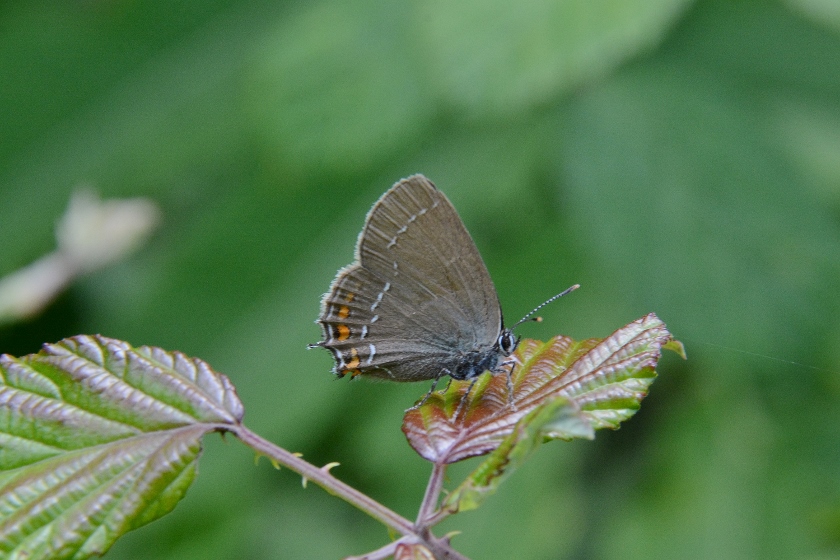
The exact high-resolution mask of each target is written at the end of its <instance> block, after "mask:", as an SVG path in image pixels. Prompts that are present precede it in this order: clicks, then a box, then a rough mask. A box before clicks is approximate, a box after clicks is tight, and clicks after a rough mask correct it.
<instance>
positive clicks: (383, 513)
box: [224, 424, 425, 540]
mask: <svg viewBox="0 0 840 560" xmlns="http://www.w3.org/2000/svg"><path fill="white" fill-rule="evenodd" d="M224 429H225V431H231V432H233V433H234V434H236V437H238V438H239V439H240V440H241V441H242V443H244V444H245V445H247V446H248V447H250V448H252V449H254V450H255V451H256V452H258V453H260V454H262V455H265V456H266V457H268V458H269V459H272V460H273V461H276V462H277V463H279V464H281V465H283V466H285V467H286V468H288V469H291V470H293V471H294V472H296V473H298V474H299V475H301V476H303V477H304V478H305V479H307V480H311V481H312V482H314V483H315V484H317V485H318V486H320V487H321V488H323V489H324V490H326V491H327V492H328V493H330V494H332V495H334V496H338V497H339V498H341V499H342V500H344V501H345V502H347V503H349V504H351V505H353V506H355V507H357V508H359V509H360V510H362V511H364V512H365V513H367V514H368V515H370V516H371V517H373V518H374V519H376V520H377V521H379V522H380V523H382V524H384V525H386V526H388V527H391V528H392V529H393V530H395V531H397V532H399V533H401V534H403V535H410V536H413V537H417V538H418V539H420V540H425V539H423V537H421V535H419V534H418V531H417V529H416V528H415V527H414V524H412V523H411V521H409V520H408V519H406V518H405V517H403V516H401V515H399V514H398V513H396V512H394V511H392V510H391V509H389V508H387V507H385V506H384V505H382V504H380V503H379V502H377V501H376V500H374V499H373V498H371V497H369V496H367V495H366V494H363V493H361V492H359V491H358V490H356V489H355V488H353V487H352V486H348V485H347V484H345V483H344V482H341V481H340V480H338V479H337V478H335V477H334V476H333V475H331V474H330V473H329V470H328V469H326V468H319V467H316V466H315V465H313V464H312V463H308V462H306V461H304V460H303V459H301V458H300V457H298V456H297V455H295V454H293V453H290V452H289V451H286V450H285V449H283V448H282V447H279V446H277V445H274V444H273V443H271V442H270V441H266V440H264V439H263V438H261V437H260V436H258V435H257V434H255V433H254V432H252V431H251V430H249V429H248V428H246V427H245V426H243V425H241V424H239V425H234V426H231V425H225V426H224Z"/></svg>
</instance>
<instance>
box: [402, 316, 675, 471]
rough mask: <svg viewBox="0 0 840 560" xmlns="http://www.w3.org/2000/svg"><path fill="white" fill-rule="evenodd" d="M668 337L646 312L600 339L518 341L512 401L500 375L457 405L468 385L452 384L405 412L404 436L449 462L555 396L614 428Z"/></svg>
mask: <svg viewBox="0 0 840 560" xmlns="http://www.w3.org/2000/svg"><path fill="white" fill-rule="evenodd" d="M672 340H673V339H672V337H671V333H670V332H668V330H667V328H666V327H665V324H664V323H663V322H662V321H661V320H659V318H658V317H657V316H656V315H654V314H653V313H651V314H649V315H647V316H645V317H642V318H641V319H638V320H636V321H633V322H632V323H630V324H628V325H626V326H625V327H622V328H621V329H619V330H617V331H616V332H614V333H613V334H612V335H610V336H609V337H607V338H605V339H603V340H600V339H589V340H584V341H575V340H572V339H571V338H568V337H564V336H558V337H555V338H554V339H552V340H550V341H549V342H547V343H543V342H539V341H536V340H523V341H522V343H521V344H520V345H519V348H518V350H517V352H516V354H515V355H514V356H513V358H514V359H515V360H516V367H515V368H514V373H513V376H512V381H513V386H514V390H513V398H512V399H510V398H509V394H508V388H507V383H508V380H507V375H506V374H504V373H499V374H496V375H490V374H488V373H485V374H484V375H483V376H481V377H480V378H479V379H478V381H477V383H476V384H475V386H474V387H473V389H472V391H471V392H470V394H469V395H468V396H467V397H466V400H465V401H464V403H463V404H461V401H462V399H463V398H464V394H465V393H466V391H467V388H468V387H469V384H470V382H468V381H453V382H452V383H451V384H450V386H449V388H448V390H447V391H446V392H445V393H435V394H433V395H432V396H431V397H430V398H429V400H428V401H427V402H426V403H425V404H424V405H423V406H421V407H420V408H417V409H414V410H410V411H408V412H407V413H406V415H405V418H404V420H403V432H404V433H405V435H406V437H407V438H408V441H409V444H410V445H411V446H412V447H413V448H414V450H415V451H417V453H419V454H420V455H421V456H422V457H423V458H425V459H427V460H429V461H432V462H436V463H454V462H456V461H461V460H463V459H466V458H468V457H474V456H476V455H484V454H486V453H489V452H491V451H493V450H494V449H496V448H497V447H498V446H499V444H500V443H501V441H502V440H503V439H504V438H505V437H506V436H508V435H509V434H510V433H511V432H512V431H513V428H514V426H515V425H516V423H517V422H518V421H519V420H520V419H521V418H523V417H524V416H525V415H526V414H528V413H529V412H531V411H532V410H534V409H535V408H536V407H537V406H539V405H541V404H542V403H544V402H546V401H547V400H550V399H552V398H554V397H559V396H562V397H565V398H567V399H569V400H571V401H573V402H574V403H575V404H576V405H577V406H578V407H579V408H580V410H581V416H582V417H584V418H587V419H588V420H589V421H590V422H591V423H592V426H593V428H595V429H599V428H613V429H615V428H617V427H618V426H619V424H620V423H621V422H622V421H623V420H626V419H627V418H629V417H630V416H632V415H633V414H634V413H635V412H636V410H638V408H639V403H640V401H641V400H642V399H643V398H644V397H645V396H646V395H647V388H648V386H649V385H650V384H651V382H652V381H653V379H654V377H655V376H656V372H655V371H654V368H655V366H656V363H657V362H658V360H659V356H660V352H661V349H662V347H663V345H666V344H667V343H668V342H669V341H672ZM670 347H673V344H672V345H670ZM672 349H673V348H672ZM456 413H457V414H458V417H457V418H455V415H456ZM546 436H547V437H552V438H568V437H569V436H568V435H567V434H565V433H550V432H549V433H547V434H546Z"/></svg>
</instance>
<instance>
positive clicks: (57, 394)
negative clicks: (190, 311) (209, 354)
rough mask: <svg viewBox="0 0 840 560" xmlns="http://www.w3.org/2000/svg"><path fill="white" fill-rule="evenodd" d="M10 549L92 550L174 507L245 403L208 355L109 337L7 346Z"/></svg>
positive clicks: (5, 466)
mask: <svg viewBox="0 0 840 560" xmlns="http://www.w3.org/2000/svg"><path fill="white" fill-rule="evenodd" d="M0 376H2V377H0V556H2V557H3V558H10V559H11V558H16V559H17V558H20V559H23V558H26V559H27V560H34V559H40V558H43V559H62V558H74V559H81V558H88V557H90V556H93V555H101V554H103V553H104V552H105V551H106V550H108V548H110V547H111V545H112V544H113V543H114V541H115V540H116V539H117V538H119V537H120V536H122V535H123V534H124V533H126V532H127V531H130V530H131V529H135V528H137V527H140V526H141V525H144V524H146V523H149V522H150V521H153V520H154V519H157V518H158V517H160V516H162V515H164V514H166V513H168V512H169V511H171V510H172V508H174V507H175V505H176V504H177V502H178V500H180V499H181V498H182V497H183V495H184V493H185V492H186V490H187V488H188V487H189V485H190V483H191V482H192V480H193V478H194V476H195V471H196V461H197V459H198V456H199V454H200V451H201V444H200V439H201V436H203V435H204V434H205V433H207V432H210V431H224V430H225V427H226V426H231V425H234V424H238V423H239V421H240V420H241V419H242V416H243V414H244V409H243V407H242V403H241V402H240V401H239V398H238V397H237V396H236V392H235V390H234V388H233V386H232V385H231V383H230V381H229V380H228V379H227V377H225V376H224V375H222V374H219V373H217V372H215V371H213V370H212V369H210V367H209V366H208V365H207V364H206V363H205V362H203V361H201V360H198V359H195V358H190V357H187V356H185V355H183V354H181V353H180V352H165V351H163V350H161V349H159V348H152V347H141V348H132V347H131V346H129V345H128V344H127V343H125V342H121V341H119V340H114V339H109V338H105V337H103V336H76V337H73V338H69V339H65V340H63V341H61V342H59V343H56V344H47V345H45V346H44V349H43V350H42V351H41V352H39V353H38V354H30V355H28V356H25V357H23V358H15V357H13V356H9V355H2V356H0Z"/></svg>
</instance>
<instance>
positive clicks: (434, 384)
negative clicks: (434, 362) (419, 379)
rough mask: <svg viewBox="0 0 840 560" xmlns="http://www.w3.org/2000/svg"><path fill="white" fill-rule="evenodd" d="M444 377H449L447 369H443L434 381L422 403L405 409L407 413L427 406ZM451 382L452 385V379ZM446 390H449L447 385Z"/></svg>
mask: <svg viewBox="0 0 840 560" xmlns="http://www.w3.org/2000/svg"><path fill="white" fill-rule="evenodd" d="M444 375H449V370H448V369H446V368H443V369H442V370H440V373H439V374H438V376H437V377H435V378H434V379H433V380H432V386H431V388H429V392H428V393H426V395H425V396H424V397H423V398H422V399H421V400H420V402H419V403H417V404H415V405H414V406H412V407H411V408H407V409H405V411H406V412H408V411H409V410H414V409H415V408H420V407H421V406H423V405H424V404H426V401H427V400H429V397H431V396H432V393H434V392H435V388H436V387H437V384H438V381H440V378H441V377H443V376H444ZM449 382H450V383H452V380H451V379H450V380H449ZM446 388H447V389H448V388H449V385H447V386H446Z"/></svg>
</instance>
